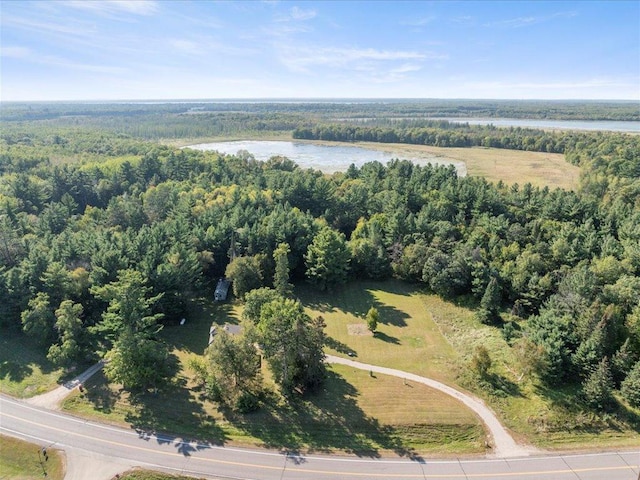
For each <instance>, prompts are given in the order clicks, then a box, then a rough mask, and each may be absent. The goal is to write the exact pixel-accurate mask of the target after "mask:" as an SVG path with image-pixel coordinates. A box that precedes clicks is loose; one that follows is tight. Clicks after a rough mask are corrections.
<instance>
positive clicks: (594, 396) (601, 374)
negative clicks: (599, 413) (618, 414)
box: [582, 357, 613, 410]
mask: <svg viewBox="0 0 640 480" xmlns="http://www.w3.org/2000/svg"><path fill="white" fill-rule="evenodd" d="M612 392H613V379H612V378H611V368H610V366H609V359H608V358H607V357H604V358H603V359H602V360H601V361H600V363H599V364H598V366H597V368H596V369H595V370H594V371H593V372H592V373H591V374H590V375H589V376H588V377H587V379H586V380H585V381H584V383H583V384H582V394H583V396H584V399H585V401H586V402H587V404H588V405H589V406H591V407H593V408H596V409H598V410H606V409H607V408H609V407H610V406H611V404H612V403H613V393H612Z"/></svg>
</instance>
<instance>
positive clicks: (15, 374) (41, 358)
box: [0, 332, 58, 382]
mask: <svg viewBox="0 0 640 480" xmlns="http://www.w3.org/2000/svg"><path fill="white" fill-rule="evenodd" d="M34 366H35V367H37V368H39V369H40V371H41V372H42V373H44V374H45V375H46V374H49V373H51V372H53V371H54V370H57V369H58V367H56V366H55V365H54V364H52V363H51V362H50V361H49V360H48V359H47V356H46V353H45V350H44V349H43V348H42V347H39V346H38V345H37V344H36V343H35V342H34V340H33V339H32V338H29V337H27V336H26V335H25V334H24V333H22V332H7V333H3V335H2V336H1V338H0V379H6V380H8V381H10V382H21V381H22V380H24V379H25V378H27V377H29V376H30V375H32V374H33V373H34V368H33V367H34Z"/></svg>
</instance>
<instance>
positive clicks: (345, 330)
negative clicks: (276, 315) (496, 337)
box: [297, 280, 463, 384]
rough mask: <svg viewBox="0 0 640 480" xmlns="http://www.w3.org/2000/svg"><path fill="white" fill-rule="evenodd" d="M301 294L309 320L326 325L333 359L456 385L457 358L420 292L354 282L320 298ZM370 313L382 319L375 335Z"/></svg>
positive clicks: (392, 285) (399, 285)
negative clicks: (375, 311)
mask: <svg viewBox="0 0 640 480" xmlns="http://www.w3.org/2000/svg"><path fill="white" fill-rule="evenodd" d="M297 293H298V294H299V295H300V298H301V300H302V302H303V303H304V304H305V306H306V307H307V311H308V313H309V315H311V316H313V317H315V316H318V315H321V316H322V317H323V318H324V319H325V323H326V324H327V327H326V329H325V332H326V334H327V336H328V337H329V348H328V349H327V351H328V352H329V353H332V354H335V355H342V356H345V354H347V353H348V352H351V353H352V354H353V353H355V355H356V356H357V360H358V361H361V362H364V363H371V364H374V365H381V366H385V367H391V368H395V369H398V370H404V371H407V372H411V373H416V374H418V375H424V376H427V377H431V378H435V379H437V380H440V381H442V382H445V383H449V384H454V381H455V372H456V368H455V366H456V365H457V364H458V358H457V354H456V352H455V350H454V349H453V348H452V347H451V345H450V344H449V343H448V342H447V340H446V339H445V338H444V337H443V336H442V334H441V333H440V330H439V329H438V325H437V324H436V322H434V320H433V317H432V311H431V309H429V308H427V305H426V304H425V298H426V297H425V295H423V294H421V293H420V292H419V291H418V290H417V289H416V287H415V286H413V285H410V284H407V283H403V282H399V281H394V280H389V281H385V282H353V283H350V284H347V285H345V286H341V287H339V288H336V289H335V291H333V292H330V293H324V294H323V293H318V292H317V291H315V290H314V289H313V288H310V287H303V288H300V289H298V291H297ZM447 306H448V308H450V309H451V310H460V311H459V312H455V311H452V312H448V313H449V314H462V313H463V311H462V309H458V308H457V307H455V306H454V305H451V304H447ZM371 307H375V308H377V309H378V312H379V314H380V321H379V323H378V327H377V329H376V333H375V335H372V334H370V333H369V332H368V331H367V329H366V326H365V323H366V321H365V317H366V314H367V311H368V310H369V308H371ZM440 308H442V307H440ZM355 325H360V327H359V328H358V327H354V326H355ZM357 330H360V331H359V332H358V331H357ZM354 331H355V333H354Z"/></svg>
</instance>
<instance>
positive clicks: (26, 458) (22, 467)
mask: <svg viewBox="0 0 640 480" xmlns="http://www.w3.org/2000/svg"><path fill="white" fill-rule="evenodd" d="M40 448H41V447H40V446H38V445H36V444H33V443H29V442H25V441H22V440H18V439H16V438H11V437H7V436H4V435H0V478H2V479H5V478H6V479H18V480H36V479H40V478H43V477H45V476H46V478H48V479H50V480H62V479H63V478H64V473H65V468H64V465H65V462H64V454H63V453H62V452H61V451H60V450H56V449H53V448H49V449H48V450H47V455H48V457H49V460H47V461H45V460H44V457H43V456H42V453H41V452H40ZM41 460H42V462H41ZM45 474H46V475H45Z"/></svg>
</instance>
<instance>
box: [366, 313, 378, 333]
mask: <svg viewBox="0 0 640 480" xmlns="http://www.w3.org/2000/svg"><path fill="white" fill-rule="evenodd" d="M379 318H380V314H379V313H378V309H377V308H375V307H371V308H370V309H369V311H368V312H367V316H366V320H367V328H368V329H369V331H370V332H371V333H375V331H376V328H378V319H379Z"/></svg>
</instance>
